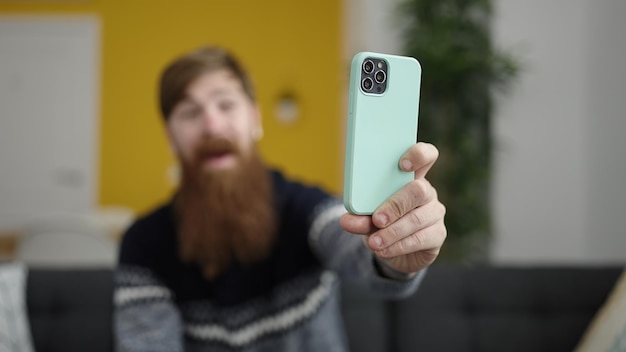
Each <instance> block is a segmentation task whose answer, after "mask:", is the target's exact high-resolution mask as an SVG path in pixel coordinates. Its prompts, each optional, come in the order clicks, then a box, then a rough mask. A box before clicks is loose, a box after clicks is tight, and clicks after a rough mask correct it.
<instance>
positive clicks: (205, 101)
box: [167, 69, 261, 174]
mask: <svg viewBox="0 0 626 352" xmlns="http://www.w3.org/2000/svg"><path fill="white" fill-rule="evenodd" d="M260 129H261V126H260V114H259V110H258V108H257V106H256V104H255V103H254V102H253V101H252V100H251V99H250V98H249V97H248V96H247V95H246V94H245V92H244V91H243V87H242V86H241V83H240V82H239V80H237V79H236V78H235V76H233V75H232V74H231V73H230V71H228V70H226V69H223V70H218V71H214V72H209V73H206V74H204V75H202V76H200V77H198V78H197V79H196V80H195V81H193V82H192V83H191V84H190V85H189V87H188V88H187V94H186V97H185V98H184V99H183V100H181V101H180V102H179V103H178V104H177V105H176V106H175V108H174V110H173V111H172V114H171V115H170V116H169V120H168V125H167V130H168V137H169V140H170V143H171V145H172V147H173V149H174V151H175V152H176V154H177V156H178V158H179V159H180V160H181V162H183V164H186V165H188V166H191V167H193V169H195V170H197V171H200V172H201V173H203V174H207V173H208V174H210V173H214V172H217V171H226V170H231V169H233V168H234V167H236V166H238V165H239V163H241V162H242V160H241V159H242V157H247V156H248V155H249V154H250V153H251V151H252V148H254V143H255V139H256V138H255V136H258V135H259V134H260V133H259V132H260Z"/></svg>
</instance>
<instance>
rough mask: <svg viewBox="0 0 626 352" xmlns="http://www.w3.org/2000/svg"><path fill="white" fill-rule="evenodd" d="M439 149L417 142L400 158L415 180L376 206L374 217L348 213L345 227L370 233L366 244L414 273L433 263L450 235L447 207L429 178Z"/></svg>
mask: <svg viewBox="0 0 626 352" xmlns="http://www.w3.org/2000/svg"><path fill="white" fill-rule="evenodd" d="M438 156H439V151H438V150H437V148H435V147H434V146H433V145H432V144H428V143H422V142H420V143H417V144H415V145H414V146H413V147H411V149H409V151H408V152H406V154H405V155H403V156H402V158H401V159H400V167H401V168H402V169H403V170H405V171H413V172H415V179H414V180H413V181H412V182H411V183H409V184H407V185H406V186H404V187H403V188H402V189H401V190H400V191H398V192H397V193H395V194H394V195H393V196H391V197H390V198H389V199H387V200H386V201H385V202H384V203H383V204H381V205H380V207H378V209H376V211H375V212H374V213H373V214H372V216H367V215H354V214H344V215H343V216H342V217H341V219H340V221H339V222H340V224H341V227H342V228H343V229H344V230H345V231H347V232H351V233H354V234H360V235H367V237H366V238H365V243H366V245H367V246H368V247H369V248H370V249H371V250H372V251H373V252H374V253H375V254H376V256H377V257H378V258H379V259H382V260H384V261H386V263H387V264H388V266H390V267H391V268H393V269H395V270H397V271H400V272H404V273H413V272H416V271H419V270H421V269H424V268H426V267H427V266H429V265H430V264H431V263H432V262H433V261H435V258H437V256H438V255H439V250H440V249H441V246H442V245H443V242H444V240H445V238H446V227H445V225H444V222H443V218H444V215H445V213H446V208H445V207H444V205H443V204H441V202H439V199H438V198H437V191H436V190H435V188H434V187H433V186H432V185H431V184H430V182H428V181H427V180H426V178H425V176H426V173H428V170H430V168H431V167H432V166H433V164H434V163H435V161H437V157H438Z"/></svg>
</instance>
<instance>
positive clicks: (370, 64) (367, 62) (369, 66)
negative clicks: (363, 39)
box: [363, 60, 374, 74]
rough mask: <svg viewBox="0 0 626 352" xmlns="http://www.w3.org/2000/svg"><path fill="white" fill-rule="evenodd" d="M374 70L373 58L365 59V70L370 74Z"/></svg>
mask: <svg viewBox="0 0 626 352" xmlns="http://www.w3.org/2000/svg"><path fill="white" fill-rule="evenodd" d="M372 71H374V62H373V61H372V60H365V62H363V72H365V73H366V74H370V73H372Z"/></svg>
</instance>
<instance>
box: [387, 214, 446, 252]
mask: <svg viewBox="0 0 626 352" xmlns="http://www.w3.org/2000/svg"><path fill="white" fill-rule="evenodd" d="M445 238H446V230H445V225H444V224H443V220H441V221H439V222H437V223H435V224H433V225H432V226H429V227H426V228H424V229H421V230H420V231H417V232H415V233H414V234H412V235H410V236H407V237H405V238H403V239H401V240H400V241H397V242H395V243H394V244H392V245H391V246H389V247H387V248H385V249H382V250H378V251H376V252H375V253H376V255H377V256H379V257H381V258H393V257H398V256H401V255H405V254H411V253H417V252H421V251H424V250H431V249H435V248H440V247H441V246H442V244H443V242H444V240H445Z"/></svg>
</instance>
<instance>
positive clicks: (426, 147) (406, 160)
mask: <svg viewBox="0 0 626 352" xmlns="http://www.w3.org/2000/svg"><path fill="white" fill-rule="evenodd" d="M438 157H439V150H438V149H437V148H436V147H435V146H434V145H432V144H430V143H424V142H419V143H416V144H414V145H413V146H412V147H411V148H410V149H409V150H408V151H407V152H406V153H404V155H403V156H402V157H401V158H400V168H401V169H402V170H404V171H413V172H415V178H416V179H418V178H423V177H425V176H426V174H427V173H428V171H429V170H430V168H431V167H432V166H433V164H434V163H435V162H436V161H437V158H438Z"/></svg>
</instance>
